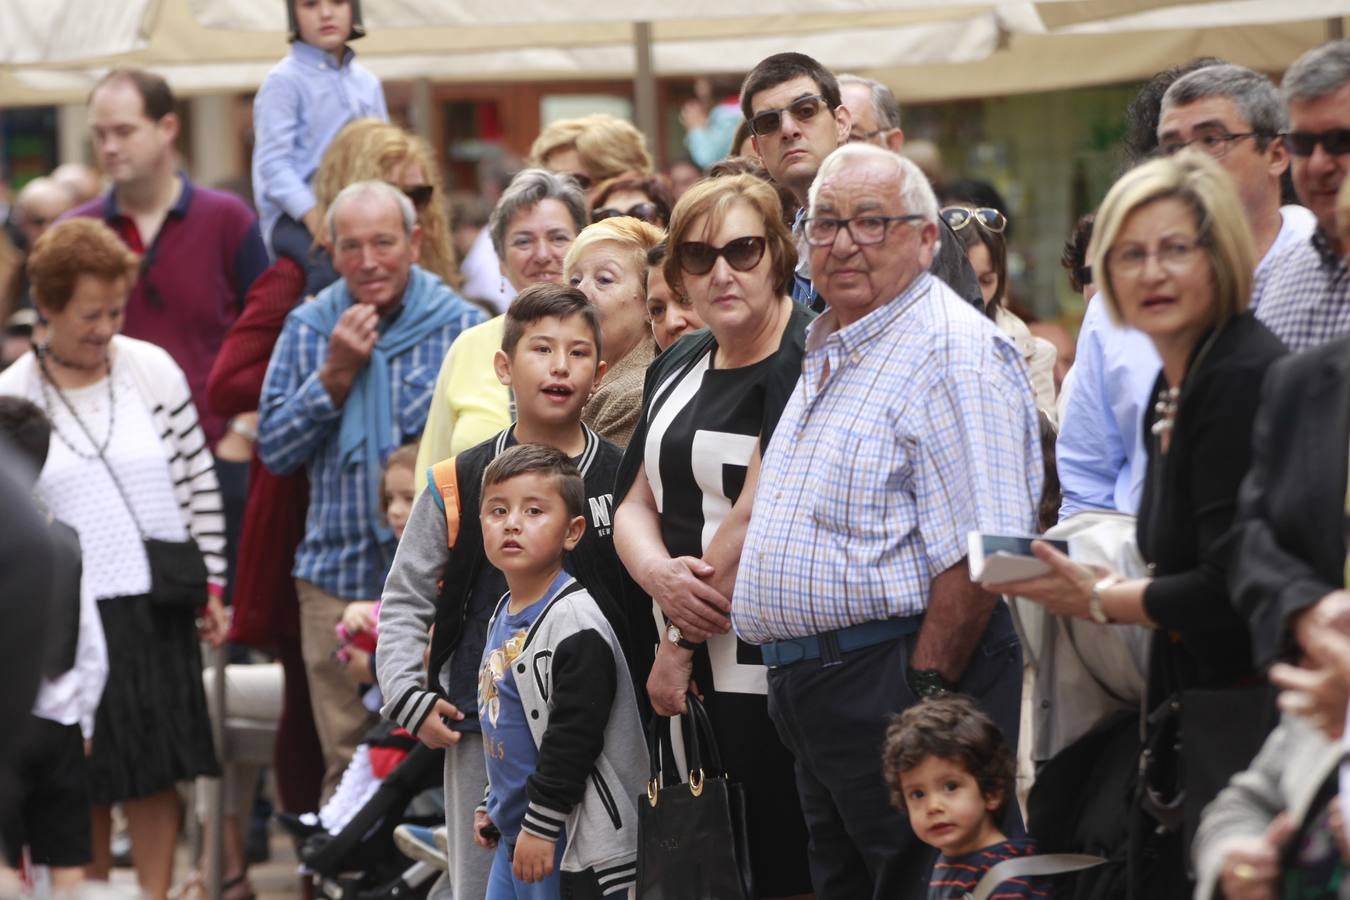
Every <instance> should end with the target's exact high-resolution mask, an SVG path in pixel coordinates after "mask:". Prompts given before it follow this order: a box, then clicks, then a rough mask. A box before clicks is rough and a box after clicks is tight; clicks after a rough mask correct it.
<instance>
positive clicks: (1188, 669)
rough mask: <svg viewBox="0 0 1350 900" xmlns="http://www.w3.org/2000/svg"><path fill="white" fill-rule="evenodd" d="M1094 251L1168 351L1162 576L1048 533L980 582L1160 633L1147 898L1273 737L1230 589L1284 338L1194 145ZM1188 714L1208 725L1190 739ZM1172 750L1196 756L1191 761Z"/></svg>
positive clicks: (1243, 231)
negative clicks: (1244, 500)
mask: <svg viewBox="0 0 1350 900" xmlns="http://www.w3.org/2000/svg"><path fill="white" fill-rule="evenodd" d="M1088 253H1089V256H1090V258H1091V264H1092V272H1093V275H1094V276H1095V278H1096V281H1097V287H1098V288H1099V289H1100V291H1101V295H1102V299H1103V300H1104V301H1105V303H1106V308H1107V310H1108V311H1109V313H1110V315H1111V318H1112V319H1113V320H1115V321H1117V322H1124V323H1125V324H1126V325H1129V326H1131V327H1134V328H1137V329H1139V330H1140V331H1142V332H1143V333H1144V334H1146V335H1147V336H1148V337H1149V338H1150V339H1151V340H1152V341H1153V344H1154V346H1155V347H1156V348H1157V350H1158V355H1159V356H1161V357H1162V372H1161V373H1160V374H1159V375H1158V380H1157V382H1156V384H1155V386H1154V389H1153V393H1152V395H1151V397H1150V398H1149V402H1148V405H1147V406H1146V407H1145V409H1146V410H1147V411H1146V412H1145V414H1144V422H1143V426H1144V427H1143V431H1144V434H1145V435H1146V436H1148V438H1149V440H1148V442H1147V450H1148V467H1147V469H1146V471H1145V475H1144V492H1143V497H1142V499H1141V501H1140V505H1139V515H1138V523H1137V531H1136V534H1137V541H1138V545H1139V552H1140V555H1141V556H1142V557H1143V559H1144V560H1145V561H1146V562H1147V563H1149V568H1150V572H1151V574H1150V575H1149V577H1146V578H1134V579H1126V578H1123V577H1121V576H1119V575H1117V574H1115V573H1113V572H1111V571H1109V570H1107V569H1106V568H1104V567H1100V566H1085V565H1081V564H1079V563H1076V562H1073V561H1072V560H1070V559H1069V558H1068V557H1067V556H1065V555H1064V554H1062V553H1059V552H1058V551H1056V550H1054V549H1053V548H1052V547H1051V546H1050V545H1049V544H1046V543H1043V542H1036V543H1034V544H1033V545H1032V549H1033V551H1034V552H1035V554H1036V556H1038V557H1039V558H1040V559H1041V560H1043V561H1044V562H1046V563H1048V564H1049V565H1050V566H1051V569H1050V572H1049V573H1048V574H1046V575H1043V576H1040V577H1038V578H1030V579H1026V580H1023V581H1018V582H1012V583H1008V584H998V585H986V588H987V589H988V590H990V591H993V592H995V593H1001V594H1007V595H1010V596H1018V597H1026V598H1028V599H1030V600H1032V601H1035V602H1037V603H1040V604H1041V605H1043V606H1044V607H1045V608H1046V609H1047V610H1048V611H1049V612H1051V613H1052V614H1055V615H1059V616H1066V617H1073V618H1080V619H1090V620H1092V621H1094V622H1097V623H1099V624H1102V625H1108V624H1122V625H1143V626H1146V627H1148V628H1152V629H1155V630H1154V633H1153V641H1152V648H1151V653H1150V657H1149V671H1148V683H1147V698H1148V702H1149V704H1150V709H1152V710H1154V713H1153V714H1152V715H1151V716H1150V717H1149V720H1148V722H1149V726H1148V733H1147V734H1146V735H1145V742H1146V746H1148V747H1150V748H1152V751H1151V753H1150V755H1149V756H1148V757H1146V762H1147V765H1145V766H1144V768H1143V771H1142V772H1141V776H1140V785H1139V791H1138V795H1137V797H1136V799H1137V801H1138V802H1137V805H1136V808H1134V809H1133V810H1132V813H1131V815H1132V821H1131V827H1132V830H1133V833H1134V834H1135V835H1136V836H1137V837H1138V841H1137V842H1136V843H1135V844H1134V845H1133V846H1132V849H1133V850H1134V851H1137V852H1136V853H1134V854H1133V855H1132V856H1133V858H1132V859H1131V864H1132V866H1133V867H1134V870H1135V877H1136V879H1137V880H1136V881H1135V882H1134V884H1135V885H1137V886H1138V888H1139V895H1140V896H1155V897H1159V898H1170V897H1177V898H1180V897H1183V896H1189V895H1190V892H1191V889H1190V887H1189V884H1188V879H1187V875H1186V872H1187V868H1188V866H1187V865H1186V864H1185V858H1184V848H1185V847H1186V846H1188V845H1189V842H1190V835H1189V834H1188V833H1187V829H1188V828H1189V827H1193V826H1194V824H1195V822H1196V821H1198V818H1199V811H1200V810H1201V809H1203V808H1204V805H1205V804H1206V803H1208V802H1209V801H1210V800H1212V799H1213V798H1214V796H1215V794H1216V793H1217V791H1218V789H1219V788H1221V787H1222V786H1223V785H1224V784H1225V783H1227V781H1228V778H1229V777H1230V776H1231V775H1233V774H1234V773H1235V772H1237V771H1239V770H1240V769H1242V768H1245V766H1246V764H1247V762H1248V761H1249V760H1250V759H1251V757H1252V756H1253V755H1254V754H1255V752H1256V750H1257V748H1258V747H1259V746H1260V744H1261V739H1262V738H1263V737H1264V727H1263V726H1264V722H1263V720H1264V718H1265V717H1264V716H1263V715H1262V710H1263V709H1264V708H1265V706H1266V704H1267V703H1268V702H1269V698H1268V696H1267V695H1266V694H1265V690H1264V687H1263V686H1262V681H1263V679H1262V677H1261V674H1260V672H1259V671H1257V669H1256V666H1255V664H1254V662H1253V658H1252V647H1251V635H1250V633H1249V630H1248V626H1247V623H1246V622H1245V621H1244V620H1243V619H1242V618H1241V617H1240V616H1239V614H1238V613H1237V611H1236V610H1235V609H1234V607H1233V604H1232V602H1231V600H1230V598H1229V588H1228V583H1227V570H1228V567H1229V564H1230V558H1229V555H1230V552H1231V546H1232V545H1231V542H1230V540H1229V532H1230V526H1231V525H1232V524H1233V519H1234V515H1235V512H1236V509H1237V499H1238V488H1239V485H1240V484H1241V482H1242V478H1243V476H1244V475H1245V474H1246V472H1247V468H1248V465H1249V463H1250V462H1251V447H1252V427H1253V421H1254V419H1255V416H1256V409H1257V403H1258V400H1259V397H1260V394H1261V383H1262V380H1263V378H1264V376H1265V374H1266V370H1267V369H1268V368H1269V367H1270V365H1271V364H1272V363H1273V362H1274V361H1275V360H1276V359H1278V358H1279V357H1280V356H1283V355H1284V354H1285V352H1286V350H1285V347H1284V345H1283V344H1281V343H1280V341H1279V339H1278V338H1276V337H1275V336H1274V335H1273V334H1271V332H1270V331H1269V330H1267V328H1266V327H1265V326H1264V325H1263V324H1261V323H1260V322H1259V321H1257V319H1256V317H1255V316H1253V315H1252V313H1251V312H1250V310H1249V309H1248V306H1249V303H1250V298H1251V287H1252V270H1253V268H1254V267H1255V261H1256V260H1255V251H1254V249H1253V246H1252V237H1251V233H1250V231H1249V229H1248V228H1247V224H1246V219H1245V217H1244V216H1243V214H1242V206H1241V204H1240V202H1239V200H1238V197H1237V194H1236V192H1235V191H1234V189H1233V184H1232V181H1231V179H1229V177H1228V175H1227V174H1226V173H1225V172H1224V171H1223V170H1222V169H1221V168H1220V167H1219V165H1218V164H1217V163H1215V162H1214V160H1213V159H1211V158H1210V157H1208V156H1205V155H1203V154H1201V153H1199V152H1196V151H1186V152H1184V153H1181V154H1178V155H1176V156H1174V157H1169V158H1166V159H1158V160H1154V161H1152V162H1149V163H1145V164H1144V165H1142V166H1139V167H1138V168H1136V169H1133V170H1131V171H1130V172H1127V173H1126V174H1125V175H1123V176H1122V177H1121V178H1120V180H1119V181H1117V182H1116V184H1115V186H1113V187H1112V188H1111V190H1110V192H1109V193H1108V194H1107V195H1106V199H1105V200H1104V201H1102V205H1101V208H1100V209H1099V210H1098V211H1097V219H1096V225H1095V228H1094V231H1093V235H1092V242H1091V245H1090V246H1089V248H1088ZM1183 718H1184V719H1185V720H1187V721H1190V722H1197V723H1198V722H1205V723H1207V724H1206V725H1205V726H1204V727H1191V728H1187V729H1185V734H1184V736H1182V737H1180V738H1178V732H1179V730H1180V729H1181V727H1182V726H1181V723H1182V721H1183ZM1178 747H1180V748H1181V750H1180V753H1184V755H1185V758H1188V759H1193V760H1195V761H1197V764H1193V765H1190V766H1187V765H1185V764H1183V762H1182V758H1181V756H1180V753H1179V751H1178V749H1177V748H1178ZM1199 761H1203V762H1202V763H1200V762H1199ZM1169 809H1170V810H1172V811H1173V812H1175V813H1176V816H1175V820H1171V819H1169V816H1168V815H1167V813H1168V810H1169ZM1183 813H1184V819H1183V815H1182V814H1183Z"/></svg>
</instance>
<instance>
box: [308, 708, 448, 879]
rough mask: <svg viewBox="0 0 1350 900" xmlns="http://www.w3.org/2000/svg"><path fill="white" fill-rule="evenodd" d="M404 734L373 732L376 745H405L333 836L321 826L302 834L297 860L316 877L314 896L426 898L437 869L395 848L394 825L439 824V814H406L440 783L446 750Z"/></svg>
mask: <svg viewBox="0 0 1350 900" xmlns="http://www.w3.org/2000/svg"><path fill="white" fill-rule="evenodd" d="M410 738H411V736H410V735H408V734H407V732H403V731H401V730H400V731H395V732H393V733H386V734H377V735H376V736H374V737H373V738H372V739H371V741H370V743H371V744H372V745H375V746H379V747H384V748H388V747H401V746H406V749H407V755H406V756H404V757H403V758H402V760H400V761H399V762H398V764H397V765H396V766H395V767H394V768H393V770H392V771H390V772H389V774H388V775H387V776H386V777H385V779H384V781H383V782H382V783H381V784H380V786H379V787H378V788H377V789H376V790H375V793H374V794H373V795H372V796H371V797H370V799H369V800H367V801H366V802H365V804H364V805H362V806H361V808H360V809H359V810H358V811H357V812H356V814H355V815H354V816H353V817H352V819H351V820H350V821H349V822H347V824H346V825H344V826H343V827H342V829H341V830H340V831H339V832H338V833H336V834H330V833H329V832H327V831H324V830H318V831H317V832H316V833H313V834H310V835H308V836H307V837H304V839H303V840H302V842H301V844H300V861H301V862H302V863H303V864H304V866H305V868H306V869H307V870H308V871H309V872H310V873H311V875H312V876H313V879H314V886H315V890H316V896H322V897H327V898H329V900H375V898H385V897H393V898H421V897H425V896H426V894H427V891H428V890H429V889H430V887H431V884H432V882H433V881H435V879H436V876H437V875H439V874H440V873H439V871H438V870H437V869H435V868H432V867H431V866H428V865H427V864H425V863H420V862H416V863H415V862H412V861H410V860H409V859H408V858H407V857H405V856H404V855H403V854H402V853H400V852H399V851H398V849H397V848H396V847H395V846H394V839H393V834H394V829H395V828H396V827H398V826H399V825H400V824H403V823H405V822H412V823H415V824H421V825H435V824H440V821H441V819H442V816H441V815H438V814H437V815H427V816H408V815H406V814H405V810H406V809H407V807H408V805H409V804H410V803H411V802H412V801H413V799H414V798H415V797H416V796H417V795H418V794H420V793H422V792H423V791H426V790H429V789H432V788H437V789H439V788H440V787H441V783H442V777H443V773H444V757H445V751H444V750H433V749H431V748H430V747H427V746H425V745H423V744H422V743H420V742H418V741H417V740H416V739H415V738H411V743H410V744H409V743H408V741H409V739H410Z"/></svg>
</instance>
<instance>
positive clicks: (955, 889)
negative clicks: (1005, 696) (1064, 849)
mask: <svg viewBox="0 0 1350 900" xmlns="http://www.w3.org/2000/svg"><path fill="white" fill-rule="evenodd" d="M882 763H883V768H884V774H885V776H886V785H887V787H889V788H890V792H891V803H892V804H894V805H895V806H896V808H898V809H900V810H902V811H903V812H904V813H905V814H906V815H907V816H908V817H909V824H910V827H911V828H912V829H913V830H914V834H915V836H916V837H918V839H919V840H921V841H923V842H924V843H925V844H928V845H929V846H931V847H935V848H936V849H938V850H939V851H941V855H940V856H939V857H938V859H937V862H935V863H934V864H933V874H932V876H931V878H930V880H929V883H928V900H961V898H962V897H964V896H965V895H966V893H967V892H970V891H973V890H974V889H975V886H976V885H977V884H978V883H979V881H980V879H981V878H982V877H983V876H984V873H985V872H987V871H989V869H990V868H992V867H993V866H995V865H996V864H998V863H1000V862H1002V861H1004V860H1005V859H1012V858H1014V857H1019V856H1032V855H1034V854H1035V852H1036V851H1035V848H1034V847H1033V845H1032V842H1031V840H1030V839H1027V838H1021V839H1013V840H1010V839H1009V838H1008V837H1007V836H1006V835H1005V834H1004V833H1003V832H1002V831H1001V830H1000V829H999V821H1000V820H1001V819H1002V817H1003V811H1004V808H1005V807H1006V806H1007V804H1008V803H1010V802H1013V785H1014V773H1015V762H1014V759H1013V755H1012V752H1011V751H1010V750H1009V749H1008V744H1007V742H1006V741H1005V740H1004V738H1003V733H1002V732H1001V731H999V728H998V726H997V725H995V724H994V722H993V720H991V719H990V718H989V717H988V716H986V715H985V714H984V713H982V712H981V711H980V710H979V708H978V707H976V705H975V704H974V702H972V701H971V700H970V699H969V698H967V697H962V696H959V695H947V696H944V697H938V698H935V699H931V700H925V701H923V702H922V703H920V704H918V705H917V706H911V707H910V708H909V709H907V710H905V711H904V712H903V713H901V714H900V715H899V716H897V717H896V718H895V721H894V722H892V723H891V727H890V728H889V729H887V731H886V744H885V750H884V751H883V755H882ZM995 896H997V897H999V898H1000V900H1014V898H1023V900H1032V898H1034V900H1046V898H1048V897H1049V896H1050V890H1049V888H1048V885H1047V884H1046V882H1045V881H1044V880H1043V879H1040V878H1012V879H1009V880H1007V881H1005V882H1004V883H1003V884H1002V885H1001V886H1000V887H999V889H998V890H997V892H996V895H995Z"/></svg>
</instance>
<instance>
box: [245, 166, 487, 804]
mask: <svg viewBox="0 0 1350 900" xmlns="http://www.w3.org/2000/svg"><path fill="white" fill-rule="evenodd" d="M416 222H417V219H416V211H415V210H414V209H413V205H412V202H411V201H409V200H408V198H407V197H406V196H405V195H404V194H403V193H402V192H401V191H399V190H398V189H397V188H394V187H392V186H390V185H388V184H385V183H384V182H382V181H361V182H357V183H356V184H352V185H349V186H347V187H346V188H344V189H343V190H342V192H341V193H339V194H338V195H337V197H336V198H334V200H333V204H332V206H331V207H329V210H328V219H327V229H328V232H329V235H330V237H331V239H332V244H333V266H334V268H336V269H337V271H338V274H339V275H341V276H342V278H341V280H339V281H337V282H334V283H333V284H332V285H330V286H329V287H327V288H325V289H324V290H323V291H321V292H320V293H319V295H318V296H317V297H315V298H314V300H313V301H311V302H309V303H303V304H301V305H300V306H297V307H296V308H295V309H294V310H293V311H292V312H291V314H290V315H289V316H288V317H287V319H286V325H285V327H284V328H283V329H282V332H281V337H280V338H279V339H278V340H277V345H276V348H275V349H274V350H273V351H272V361H271V364H270V365H269V366H268V369H267V378H266V380H265V381H264V382H263V390H262V398H261V401H260V403H259V406H258V416H259V417H258V453H259V456H260V457H261V458H262V462H263V464H264V465H265V466H267V468H268V469H270V470H271V471H272V472H274V473H276V474H278V475H287V474H289V473H291V472H294V471H295V470H297V469H299V468H300V467H302V466H303V467H304V468H305V470H306V472H307V473H308V475H309V485H310V488H309V490H310V498H309V513H308V517H307V519H306V522H305V536H304V539H303V540H302V541H301V543H300V547H299V548H298V549H297V550H296V553H295V568H294V570H293V574H294V575H295V579H296V594H297V596H298V597H299V600H300V645H301V652H302V654H303V655H304V658H305V670H306V672H307V673H308V675H309V689H310V695H311V696H312V697H313V701H314V725H315V728H316V730H317V731H318V734H319V743H320V745H321V746H322V747H323V754H324V766H325V773H324V797H325V799H326V798H327V797H328V796H329V795H330V794H331V793H332V792H333V790H334V789H335V788H336V787H337V782H338V779H339V778H340V777H341V775H342V772H343V770H344V769H345V768H346V767H347V763H348V762H349V761H350V760H351V756H352V753H353V751H354V750H355V749H356V745H357V744H358V743H360V741H361V739H362V737H363V736H364V734H365V732H366V730H367V729H368V728H369V726H370V725H371V724H373V721H374V718H373V714H372V713H370V712H369V711H368V710H367V709H365V707H363V706H362V705H361V702H360V700H359V699H358V696H357V694H356V692H355V691H354V690H352V683H351V681H350V679H349V678H348V676H347V673H346V671H345V670H344V669H343V667H342V665H341V664H340V663H339V662H338V661H337V659H336V658H335V657H334V653H333V651H334V650H336V649H337V640H336V635H335V632H334V629H335V627H336V626H337V624H338V622H339V621H340V620H341V619H342V613H343V610H344V609H345V608H346V605H347V603H349V602H350V601H352V600H372V599H374V598H376V597H379V595H380V590H381V588H382V586H383V584H384V576H385V573H386V572H387V571H388V568H389V564H390V562H392V561H393V557H394V548H395V546H396V543H397V542H396V541H395V540H394V537H393V535H392V533H391V532H390V531H389V528H388V527H387V526H386V524H385V522H384V516H383V515H382V513H381V504H380V496H379V495H380V481H381V467H382V466H383V464H384V461H385V459H386V457H388V456H389V454H390V453H391V452H393V451H394V450H395V449H396V448H397V447H399V446H400V445H401V444H404V443H407V442H409V441H414V440H417V438H418V436H419V435H420V434H421V433H422V427H423V425H424V424H425V423H426V418H427V407H428V405H429V403H430V400H431V388H432V382H433V380H434V377H435V374H434V373H435V372H436V367H437V366H438V365H439V364H440V361H441V357H442V356H444V355H445V351H446V350H447V349H448V348H449V346H450V343H451V342H452V341H453V340H454V339H455V338H456V337H457V336H458V335H459V333H460V332H461V331H463V330H464V329H466V328H469V327H470V326H473V325H476V324H478V323H479V322H481V321H483V319H484V318H485V316H484V314H483V313H482V311H480V310H479V309H478V308H477V307H475V306H473V305H472V304H470V303H469V302H468V301H466V300H464V299H462V298H461V297H459V296H458V295H457V294H455V292H454V291H452V290H450V288H448V287H446V285H445V283H444V282H442V281H441V280H440V279H439V278H437V277H436V276H435V275H433V274H431V273H430V272H427V271H426V270H424V269H422V268H421V267H419V266H418V265H417V258H418V253H419V250H420V247H421V242H422V232H421V229H420V228H419V227H418V225H417V224H416Z"/></svg>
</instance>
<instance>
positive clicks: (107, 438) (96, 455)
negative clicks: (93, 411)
mask: <svg viewBox="0 0 1350 900" xmlns="http://www.w3.org/2000/svg"><path fill="white" fill-rule="evenodd" d="M48 355H51V351H50V350H49V349H47V348H45V347H44V348H41V349H40V350H39V351H37V352H35V353H34V356H35V357H36V358H37V364H38V368H39V369H41V370H42V378H40V379H38V384H40V385H41V387H42V400H43V405H44V406H46V407H47V418H48V419H50V420H51V422H52V434H54V435H56V437H57V438H58V439H59V440H60V441H61V443H63V444H65V445H66V447H68V448H69V449H70V452H71V453H74V454H75V455H76V456H78V457H79V458H80V459H91V460H92V459H102V458H103V454H104V453H105V452H106V451H107V449H108V445H109V444H110V443H112V436H113V425H114V424H115V422H116V415H117V406H116V404H115V403H114V397H113V374H112V366H111V365H110V364H109V363H108V360H107V359H106V358H105V359H104V361H103V364H104V365H107V367H108V375H107V382H108V431H107V433H105V434H104V435H103V441H102V442H101V443H98V444H95V443H94V435H93V433H92V432H90V430H89V429H88V428H87V427H85V425H84V422H83V421H81V419H80V415H79V413H77V412H76V411H75V407H74V405H73V404H71V402H70V399H69V398H68V397H66V394H65V392H64V391H62V390H61V388H60V387H59V386H58V385H57V383H56V381H55V380H54V379H53V378H52V374H51V373H50V372H48V371H47V363H46V359H45V357H47V356H48ZM52 359H54V360H56V361H57V362H58V363H60V362H61V360H60V358H59V357H56V356H54V355H52ZM77 368H82V367H77ZM49 385H50V388H49ZM50 390H55V391H56V396H57V397H59V398H61V404H62V405H63V406H65V408H66V411H67V412H68V413H70V417H71V418H72V419H74V420H75V423H76V424H77V425H79V426H80V428H81V429H82V430H83V431H84V433H85V437H87V438H88V439H89V443H90V444H92V445H93V446H94V452H93V453H86V452H84V451H83V450H81V449H80V448H79V447H77V446H75V444H74V442H72V441H71V440H70V438H68V437H66V436H65V435H64V434H62V433H61V429H60V428H58V427H57V425H56V416H55V415H54V414H53V413H54V412H55V410H54V409H53V404H52V398H51V394H50V393H49V391H50Z"/></svg>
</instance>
